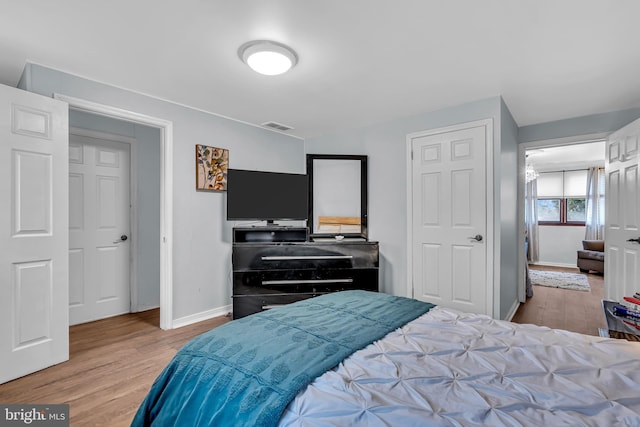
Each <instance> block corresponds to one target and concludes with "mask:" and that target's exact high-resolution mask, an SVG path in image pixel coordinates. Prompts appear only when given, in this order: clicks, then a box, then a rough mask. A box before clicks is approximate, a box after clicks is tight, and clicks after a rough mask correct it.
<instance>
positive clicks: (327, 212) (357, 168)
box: [307, 154, 367, 240]
mask: <svg viewBox="0 0 640 427" xmlns="http://www.w3.org/2000/svg"><path fill="white" fill-rule="evenodd" d="M307 174H308V175H309V219H308V226H309V231H310V234H311V237H312V238H314V239H315V240H318V239H320V238H322V237H327V238H335V236H344V237H347V238H364V239H366V238H367V156H354V155H340V154H307Z"/></svg>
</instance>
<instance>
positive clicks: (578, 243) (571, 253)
mask: <svg viewBox="0 0 640 427" xmlns="http://www.w3.org/2000/svg"><path fill="white" fill-rule="evenodd" d="M585 229H586V227H581V226H573V225H572V226H562V225H540V226H539V229H538V253H539V261H538V264H542V265H557V266H565V267H573V268H575V267H576V262H577V251H578V250H580V249H582V240H583V239H584V233H585Z"/></svg>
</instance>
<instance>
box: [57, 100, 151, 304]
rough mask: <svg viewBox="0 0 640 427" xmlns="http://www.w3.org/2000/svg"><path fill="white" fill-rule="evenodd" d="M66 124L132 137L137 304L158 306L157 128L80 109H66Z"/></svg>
mask: <svg viewBox="0 0 640 427" xmlns="http://www.w3.org/2000/svg"><path fill="white" fill-rule="evenodd" d="M69 126H72V127H77V128H82V129H90V130H95V131H99V132H104V133H109V134H114V135H121V136H125V137H128V138H134V139H135V140H136V142H135V147H132V150H136V151H137V162H136V164H135V165H132V177H134V179H136V180H137V182H138V186H137V189H138V194H137V199H136V200H135V201H134V202H135V204H136V209H137V212H138V221H137V224H136V229H137V236H131V237H132V238H133V239H136V254H135V255H136V259H137V264H138V269H137V277H136V281H137V283H138V286H137V289H138V296H137V307H134V310H143V309H147V308H152V307H158V306H159V305H160V167H159V165H160V130H159V129H157V128H151V127H148V126H143V125H139V124H135V123H130V122H126V121H123V120H116V119H112V118H108V117H104V116H99V115H96V114H90V113H87V112H84V111H75V110H71V111H70V112H69Z"/></svg>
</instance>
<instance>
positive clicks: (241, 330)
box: [132, 291, 433, 426]
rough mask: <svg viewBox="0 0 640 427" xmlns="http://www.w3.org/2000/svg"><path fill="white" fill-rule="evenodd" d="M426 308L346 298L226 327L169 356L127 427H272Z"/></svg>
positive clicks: (353, 295) (409, 302) (387, 299)
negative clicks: (327, 378) (310, 390)
mask: <svg viewBox="0 0 640 427" xmlns="http://www.w3.org/2000/svg"><path fill="white" fill-rule="evenodd" d="M432 307H433V305H432V304H428V303H424V302H420V301H416V300H413V299H409V298H402V297H394V296H391V295H387V294H382V293H376V292H366V291H346V292H338V293H332V294H328V295H323V296H320V297H316V298H312V299H308V300H304V301H300V302H297V303H294V304H290V305H287V306H283V307H279V308H275V309H272V310H268V311H264V312H261V313H257V314H254V315H251V316H248V317H245V318H242V319H238V320H234V321H232V322H229V323H227V324H225V325H223V326H220V327H218V328H215V329H212V330H211V331H209V332H206V333H204V334H202V335H200V336H198V337H196V338H194V339H193V340H192V341H190V342H189V343H187V344H186V345H185V346H184V347H183V348H182V349H181V350H180V351H179V352H178V353H177V354H176V356H175V357H174V358H173V360H172V361H171V362H170V363H169V365H168V366H167V367H166V368H165V369H164V371H163V372H162V373H161V374H160V376H159V377H158V378H157V379H156V381H155V382H154V384H153V386H152V387H151V390H150V391H149V394H148V395H147V397H146V398H145V400H144V401H143V402H142V404H141V406H140V408H139V409H138V412H137V414H136V416H135V418H134V419H133V422H132V426H147V425H156V426H234V425H238V426H274V425H276V424H277V422H278V420H279V419H280V416H281V414H282V412H283V411H284V409H285V408H286V407H287V405H288V404H289V402H290V401H291V400H292V399H293V398H294V397H295V396H296V394H297V393H298V392H299V391H300V390H302V389H303V388H304V387H305V386H306V385H307V384H309V383H310V382H311V381H313V380H314V379H315V378H316V377H318V376H319V375H322V374H323V373H324V372H326V371H327V370H329V369H331V368H333V367H334V366H336V365H338V364H339V363H340V362H341V361H342V360H343V359H344V358H346V357H347V356H349V355H350V354H352V353H354V352H355V351H357V350H359V349H361V348H363V347H365V346H367V345H369V344H371V343H372V342H374V341H376V340H378V339H380V338H382V337H383V336H385V335H386V334H388V333H389V332H391V331H393V330H395V329H397V328H399V327H400V326H402V325H404V324H405V323H407V322H409V321H411V320H413V319H415V318H417V317H419V316H420V315H422V314H424V313H426V312H427V311H429V310H430V309H431V308H432Z"/></svg>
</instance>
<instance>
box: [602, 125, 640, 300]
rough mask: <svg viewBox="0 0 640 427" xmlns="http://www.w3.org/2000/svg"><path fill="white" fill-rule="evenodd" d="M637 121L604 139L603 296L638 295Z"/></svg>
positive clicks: (639, 194) (639, 197) (639, 201)
mask: <svg viewBox="0 0 640 427" xmlns="http://www.w3.org/2000/svg"><path fill="white" fill-rule="evenodd" d="M639 149H640V120H636V121H634V122H633V123H631V124H629V125H627V126H625V127H624V128H622V129H620V130H618V131H616V132H614V133H613V134H611V135H610V136H609V139H608V140H607V151H606V161H605V174H606V176H607V180H606V191H605V193H606V196H605V199H606V209H605V212H606V214H605V272H606V274H605V290H606V292H605V294H606V298H607V299H609V300H614V301H617V300H620V299H622V297H623V296H631V295H633V293H634V292H640V170H639V169H640V168H639V165H640V154H639Z"/></svg>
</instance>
